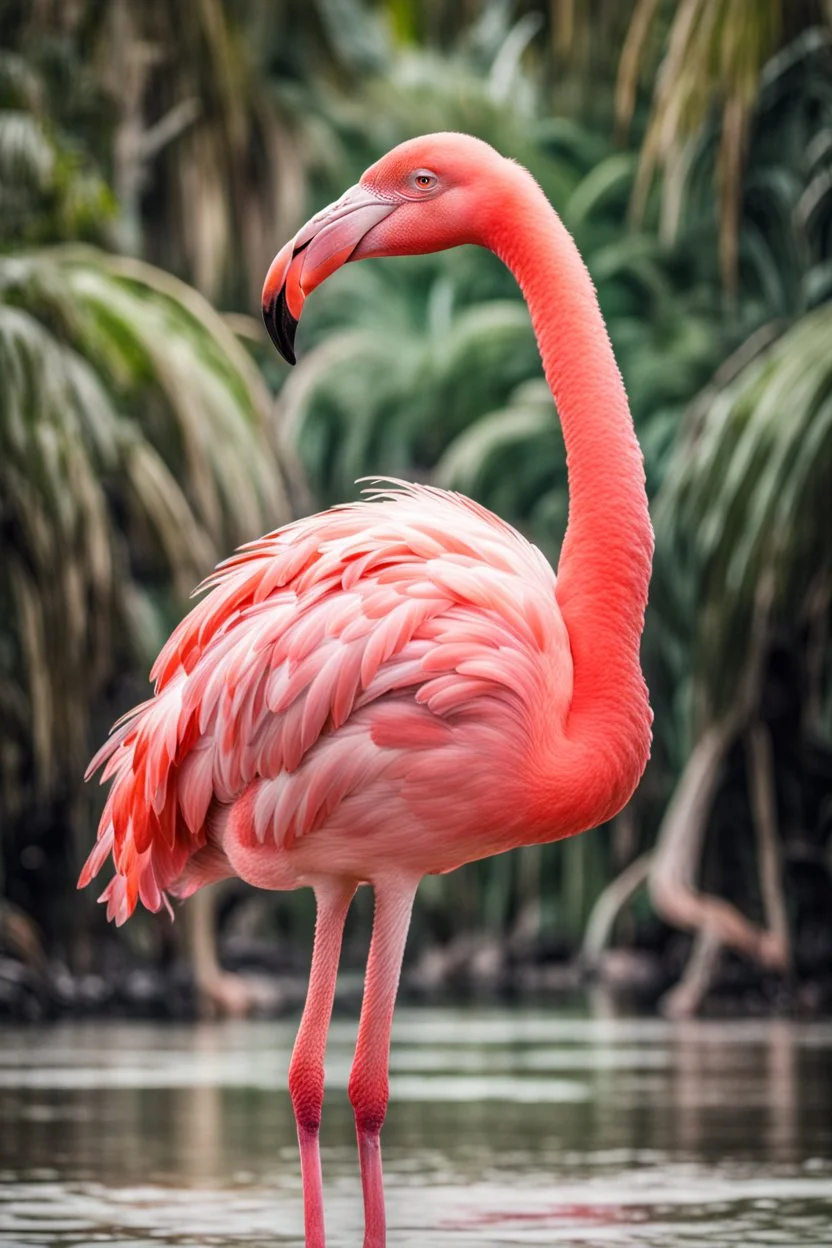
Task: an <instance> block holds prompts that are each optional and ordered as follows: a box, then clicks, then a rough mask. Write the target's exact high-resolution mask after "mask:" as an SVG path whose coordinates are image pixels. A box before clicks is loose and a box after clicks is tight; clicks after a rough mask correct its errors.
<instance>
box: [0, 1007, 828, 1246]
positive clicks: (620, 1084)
mask: <svg viewBox="0 0 832 1248" xmlns="http://www.w3.org/2000/svg"><path fill="white" fill-rule="evenodd" d="M354 1033H355V1026H354V1024H353V1023H348V1022H344V1021H338V1022H336V1023H335V1024H334V1026H333V1032H332V1042H331V1048H330V1055H329V1060H328V1089H329V1092H328V1097H327V1103H326V1106H325V1110H324V1126H323V1131H322V1144H323V1149H322V1151H323V1161H324V1181H325V1187H326V1204H327V1225H328V1230H329V1237H328V1244H329V1245H330V1246H331V1248H339V1246H346V1245H351V1246H355V1245H360V1243H361V1233H360V1228H361V1197H360V1187H359V1182H358V1174H357V1161H356V1156H355V1148H354V1142H353V1127H352V1119H351V1116H350V1111H349V1105H348V1103H347V1098H346V1083H347V1077H348V1073H349V1061H350V1056H351V1050H352V1044H353V1039H354ZM293 1034H294V1023H292V1022H288V1021H287V1022H245V1023H228V1024H211V1025H200V1026H193V1027H191V1026H180V1025H171V1026H168V1025H158V1024H125V1023H106V1022H105V1023H102V1022H95V1023H66V1024H62V1025H59V1026H55V1027H51V1028H26V1029H15V1028H6V1029H4V1030H0V1237H2V1240H3V1242H4V1243H6V1244H35V1245H53V1244H55V1245H57V1244H61V1245H91V1244H98V1243H108V1244H122V1245H127V1244H130V1245H142V1246H144V1245H157V1246H158V1245H160V1244H162V1245H164V1244H177V1245H197V1244H199V1245H249V1246H256V1245H266V1244H269V1245H274V1244H278V1245H300V1244H301V1243H302V1237H301V1227H302V1214H301V1193H300V1178H299V1166H298V1161H297V1156H296V1151H295V1142H294V1127H293V1120H292V1114H291V1106H290V1103H289V1098H288V1095H287V1093H286V1068H287V1066H288V1061H289V1054H290V1050H291V1044H292V1039H293ZM392 1098H393V1099H392V1104H391V1109H390V1113H389V1116H388V1120H387V1124H386V1126H385V1130H384V1136H383V1142H384V1159H385V1170H386V1180H387V1183H386V1186H387V1202H388V1219H389V1225H390V1234H389V1244H390V1248H395V1246H401V1248H404V1246H405V1245H407V1246H408V1248H416V1246H417V1245H418V1246H419V1248H446V1246H447V1248H451V1246H452V1245H460V1246H462V1245H478V1246H488V1248H490V1246H492V1245H517V1244H527V1245H531V1244H535V1245H567V1246H569V1245H571V1246H573V1248H579V1246H580V1248H591V1246H595V1245H598V1248H606V1246H607V1245H628V1246H629V1248H642V1246H646V1245H650V1246H655V1248H659V1245H660V1246H661V1248H699V1246H700V1245H702V1246H704V1245H708V1248H715V1246H716V1248H722V1246H723V1245H768V1246H769V1248H772V1246H779V1248H796V1246H797V1245H801V1246H803V1245H806V1246H808V1245H812V1248H815V1246H817V1245H825V1244H828V1245H832V1025H830V1024H820V1023H818V1024H807V1025H796V1024H791V1023H786V1022H766V1023H762V1022H738V1023H724V1022H701V1023H685V1024H672V1023H665V1022H660V1021H655V1020H629V1021H628V1020H615V1019H606V1018H587V1017H577V1016H569V1015H564V1014H562V1013H554V1012H551V1013H549V1012H542V1011H533V1012H532V1011H525V1010H522V1011H521V1010H518V1011H511V1012H509V1011H505V1010H501V1011H484V1010H472V1011H452V1010H418V1011H417V1010H400V1011H399V1012H398V1013H397V1017H396V1025H395V1029H394V1044H393V1053H392Z"/></svg>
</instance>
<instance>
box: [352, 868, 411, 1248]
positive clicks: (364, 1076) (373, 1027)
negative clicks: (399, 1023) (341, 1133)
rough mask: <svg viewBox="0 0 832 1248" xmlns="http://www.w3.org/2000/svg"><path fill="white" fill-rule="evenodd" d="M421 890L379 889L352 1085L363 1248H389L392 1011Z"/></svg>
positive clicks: (404, 886) (407, 883) (405, 886)
mask: <svg viewBox="0 0 832 1248" xmlns="http://www.w3.org/2000/svg"><path fill="white" fill-rule="evenodd" d="M417 884H418V881H415V882H414V881H413V880H410V879H405V880H401V879H396V880H387V881H385V882H384V883H378V882H377V883H376V885H375V894H376V910H375V919H374V921H373V939H372V942H371V944H370V957H369V960H368V962H367V979H366V982H365V985H364V1003H363V1005H362V1007H361V1022H360V1024H359V1027H358V1043H357V1045H356V1049H355V1060H354V1061H353V1066H352V1073H351V1074H350V1083H349V1095H350V1100H351V1101H352V1106H353V1109H354V1110H355V1126H356V1131H357V1133H358V1156H359V1159H360V1162H361V1186H362V1188H363V1189H364V1248H385V1244H386V1242H387V1231H386V1221H385V1215H384V1187H383V1184H382V1175H381V1145H380V1142H379V1135H380V1132H381V1126H382V1123H383V1122H384V1116H385V1114H386V1112H387V1098H388V1066H389V1058H390V1027H391V1025H392V1022H393V1007H394V1005H395V1002H396V992H397V991H398V987H399V974H400V972H401V965H402V956H403V954H404V945H405V941H406V939H407V929H408V927H409V926H410V911H411V909H412V906H413V898H414V895H415V893H416V888H417Z"/></svg>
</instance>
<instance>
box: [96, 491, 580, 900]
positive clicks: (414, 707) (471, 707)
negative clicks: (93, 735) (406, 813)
mask: <svg viewBox="0 0 832 1248" xmlns="http://www.w3.org/2000/svg"><path fill="white" fill-rule="evenodd" d="M201 588H202V589H203V590H207V591H208V592H207V593H206V594H205V597H204V598H203V599H202V600H201V601H200V602H199V603H198V605H196V606H195V607H194V608H193V610H192V611H191V612H190V614H189V615H188V616H187V617H186V618H185V619H184V620H183V621H182V622H181V624H180V625H179V626H178V627H177V628H176V630H175V631H174V632H173V634H172V635H171V637H170V639H169V640H168V642H167V643H166V645H165V646H164V648H163V649H162V651H161V653H160V654H159V657H158V659H157V660H156V663H155V664H154V667H153V670H152V672H151V678H152V679H153V680H154V681H155V694H154V696H153V698H151V699H150V700H149V701H148V702H145V703H143V704H142V705H141V706H138V707H136V708H135V710H133V711H132V712H130V713H129V715H127V716H126V717H125V718H124V719H123V720H122V721H121V722H120V723H119V724H118V725H117V726H116V727H115V729H114V731H113V733H112V735H111V736H110V738H109V739H108V741H107V742H106V744H105V745H104V746H103V748H102V749H101V750H100V751H99V752H98V754H97V755H96V756H95V758H94V759H93V761H92V763H91V764H90V769H89V772H88V775H91V774H92V773H93V772H95V771H96V770H97V769H98V768H100V767H102V766H103V768H104V771H103V777H102V782H104V781H110V782H111V788H110V792H109V795H108V799H107V803H106V805H105V808H104V812H103V815H102V818H101V822H100V826H99V831H98V842H97V844H96V846H95V848H94V849H93V852H92V853H91V855H90V857H89V859H88V861H87V863H86V866H85V867H84V870H83V873H82V875H81V879H80V881H79V886H83V885H85V884H87V883H88V882H89V881H90V880H91V879H92V877H93V876H95V875H96V874H97V873H98V871H99V870H100V869H101V868H102V866H103V865H104V863H105V861H106V860H107V858H108V857H109V856H110V854H112V858H113V862H114V864H115V871H116V874H115V876H114V878H113V880H112V881H111V882H110V884H109V885H108V887H107V889H106V890H105V892H104V894H103V897H102V900H105V901H106V902H107V905H108V916H109V917H110V918H114V919H115V920H116V921H117V922H119V923H121V922H123V921H124V920H125V919H126V918H127V917H129V915H130V914H131V913H132V912H133V910H134V909H135V906H136V904H137V902H138V900H141V901H142V903H143V904H144V905H145V906H146V907H147V908H149V909H151V910H158V909H159V908H160V907H161V906H162V905H164V904H167V899H166V896H165V890H167V889H171V888H174V889H175V886H176V882H177V880H179V879H180V878H181V877H182V876H183V873H184V872H185V869H186V867H187V864H188V862H189V859H191V858H192V857H193V856H194V855H195V854H197V853H198V852H199V851H200V850H201V849H203V848H204V847H205V845H206V841H207V836H208V831H207V821H208V817H209V812H210V811H211V810H212V808H215V807H216V806H217V805H219V806H220V807H222V806H229V805H231V804H232V803H234V802H235V801H236V800H237V799H238V798H239V797H240V796H241V794H243V793H244V792H245V791H246V790H247V789H248V788H249V786H252V785H256V792H255V796H254V802H253V807H252V810H253V817H252V827H251V829H250V832H251V836H252V837H253V838H254V840H256V841H257V842H260V843H265V842H267V841H268V842H270V843H273V844H274V847H275V852H278V853H279V852H286V851H288V850H290V849H291V847H292V845H293V844H294V843H295V842H296V841H297V840H298V839H300V838H302V837H308V836H309V835H311V834H312V833H314V831H315V830H316V829H317V828H319V827H321V826H322V825H323V824H324V823H326V822H327V821H328V820H329V819H330V818H331V817H332V815H333V813H334V812H335V811H336V809H337V808H338V807H339V805H340V804H341V803H342V802H343V801H344V800H345V798H347V797H348V796H350V795H352V794H355V793H356V792H359V791H360V790H361V789H362V786H366V785H368V784H369V783H371V782H374V781H375V780H377V779H378V776H379V774H380V773H381V771H382V770H383V769H384V768H385V767H386V766H387V765H388V764H390V763H391V762H392V761H398V760H399V759H401V758H402V757H404V758H407V757H409V756H414V757H416V756H419V755H422V756H424V752H425V751H431V752H434V751H436V750H440V751H441V750H442V748H443V746H444V745H445V744H447V743H448V742H450V740H451V737H452V732H453V726H454V724H457V723H459V722H460V719H461V718H464V717H466V716H469V717H470V716H471V715H474V716H477V717H479V719H480V721H481V720H482V716H483V714H484V713H486V712H487V713H488V714H490V715H491V716H492V717H496V719H497V721H498V732H502V731H504V732H511V733H515V734H518V739H520V738H522V735H523V733H528V732H530V731H531V730H532V720H531V712H532V709H533V708H535V707H539V706H540V705H541V700H542V699H546V698H548V704H549V708H550V713H551V714H552V715H557V714H558V713H559V709H560V711H562V712H563V713H564V714H565V710H566V708H567V706H568V699H569V693H570V678H571V674H570V673H569V672H563V671H561V672H560V674H559V677H560V678H559V680H558V681H557V695H556V701H559V702H560V704H561V705H560V708H559V707H558V705H556V704H554V703H553V701H552V679H551V677H552V672H551V666H552V664H553V663H558V662H561V666H562V658H563V653H564V651H568V642H567V640H566V635H565V631H564V630H563V625H562V622H561V620H560V616H559V613H558V611H557V607H556V603H555V596H554V590H555V578H554V573H553V572H552V569H551V568H550V566H549V564H548V563H547V562H546V560H545V559H544V558H543V556H542V555H541V554H540V552H539V551H538V550H537V549H536V548H535V547H533V546H531V545H530V544H529V543H528V542H527V541H525V539H524V538H522V537H521V536H520V535H519V534H518V533H516V532H515V531H514V530H513V529H512V528H510V527H509V526H508V525H506V524H504V523H503V522H502V521H501V520H499V519H498V518H497V517H496V516H494V515H492V514H491V513H490V512H488V511H486V510H485V509H484V508H482V507H480V506H479V505H478V504H476V503H474V502H471V501H470V500H469V499H466V498H464V497H462V496H460V495H456V494H450V493H446V492H444V491H441V490H437V489H433V488H430V487H426V486H414V485H404V484H401V483H397V482H394V483H385V484H384V486H383V487H378V488H377V489H375V490H374V491H373V492H372V495H371V497H368V498H367V499H365V500H363V501H361V502H358V503H354V504H351V505H347V506H344V507H338V508H334V509H333V510H331V511H327V512H324V513H322V514H320V515H316V516H313V517H311V518H309V519H305V520H301V521H298V522H297V523H295V524H292V525H289V526H287V527H286V528H283V529H280V530H278V531H277V532H275V533H272V534H270V535H268V536H267V537H264V538H262V539H260V540H259V541H256V542H253V543H251V544H249V545H248V546H245V547H242V548H241V549H240V550H239V551H238V552H237V553H236V554H235V555H234V556H233V557H232V558H231V559H229V560H227V561H226V562H225V563H224V564H221V565H220V566H219V567H218V568H217V570H216V571H215V572H214V573H213V575H212V576H211V577H209V578H208V580H207V581H206V582H205V583H204V585H203V586H202V587H201ZM547 685H548V686H549V688H548V690H547V689H546V688H543V687H542V686H547ZM544 704H545V703H544ZM454 765H456V764H454ZM417 773H418V769H417ZM399 774H401V767H399ZM188 891H190V886H189V890H188Z"/></svg>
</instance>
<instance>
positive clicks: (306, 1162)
mask: <svg viewBox="0 0 832 1248" xmlns="http://www.w3.org/2000/svg"><path fill="white" fill-rule="evenodd" d="M354 893H355V884H354V883H352V882H346V881H341V880H330V881H328V882H327V883H326V885H322V886H321V887H319V888H316V889H315V898H316V900H317V903H318V917H317V920H316V922H315V946H314V949H313V952H312V971H311V973H310V976H309V992H308V993H307V996H306V1005H305V1006H304V1010H303V1017H302V1018H301V1020H300V1027H299V1029H298V1034H297V1039H296V1040H295V1047H294V1049H293V1050H292V1060H291V1062H290V1063H289V1092H290V1094H291V1097H292V1107H293V1109H294V1111H295V1121H296V1123H297V1127H298V1143H299V1145H300V1168H301V1176H302V1179H303V1221H304V1229H305V1232H306V1246H307V1248H324V1242H325V1236H324V1203H323V1184H322V1180H321V1154H320V1150H319V1147H318V1131H319V1128H320V1125H321V1106H322V1105H323V1100H324V1056H325V1053H326V1036H327V1032H328V1030H329V1022H330V1018H331V1017H332V1001H333V998H334V996H335V980H336V977H337V974H338V960H339V958H340V956H341V937H342V935H343V931H344V920H345V919H346V917H347V910H348V909H349V905H350V902H351V901H352V898H353V894H354Z"/></svg>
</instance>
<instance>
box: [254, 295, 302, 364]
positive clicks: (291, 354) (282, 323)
mask: <svg viewBox="0 0 832 1248" xmlns="http://www.w3.org/2000/svg"><path fill="white" fill-rule="evenodd" d="M263 321H264V322H265V325H266V329H267V330H268V331H269V337H270V338H271V340H272V342H273V343H274V345H275V346H276V347H277V349H278V351H279V352H280V354H281V355H282V356H283V358H284V360H285V361H286V363H287V364H295V363H297V358H296V356H295V331H296V330H297V327H298V323H297V321H296V320H295V318H294V317H293V316H292V313H291V312H290V311H289V309H288V307H287V305H286V295H285V293H284V291H283V290H280V292H279V293H278V295H277V298H276V299H274V300H273V302H272V303H271V305H269V306H264V308H263Z"/></svg>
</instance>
